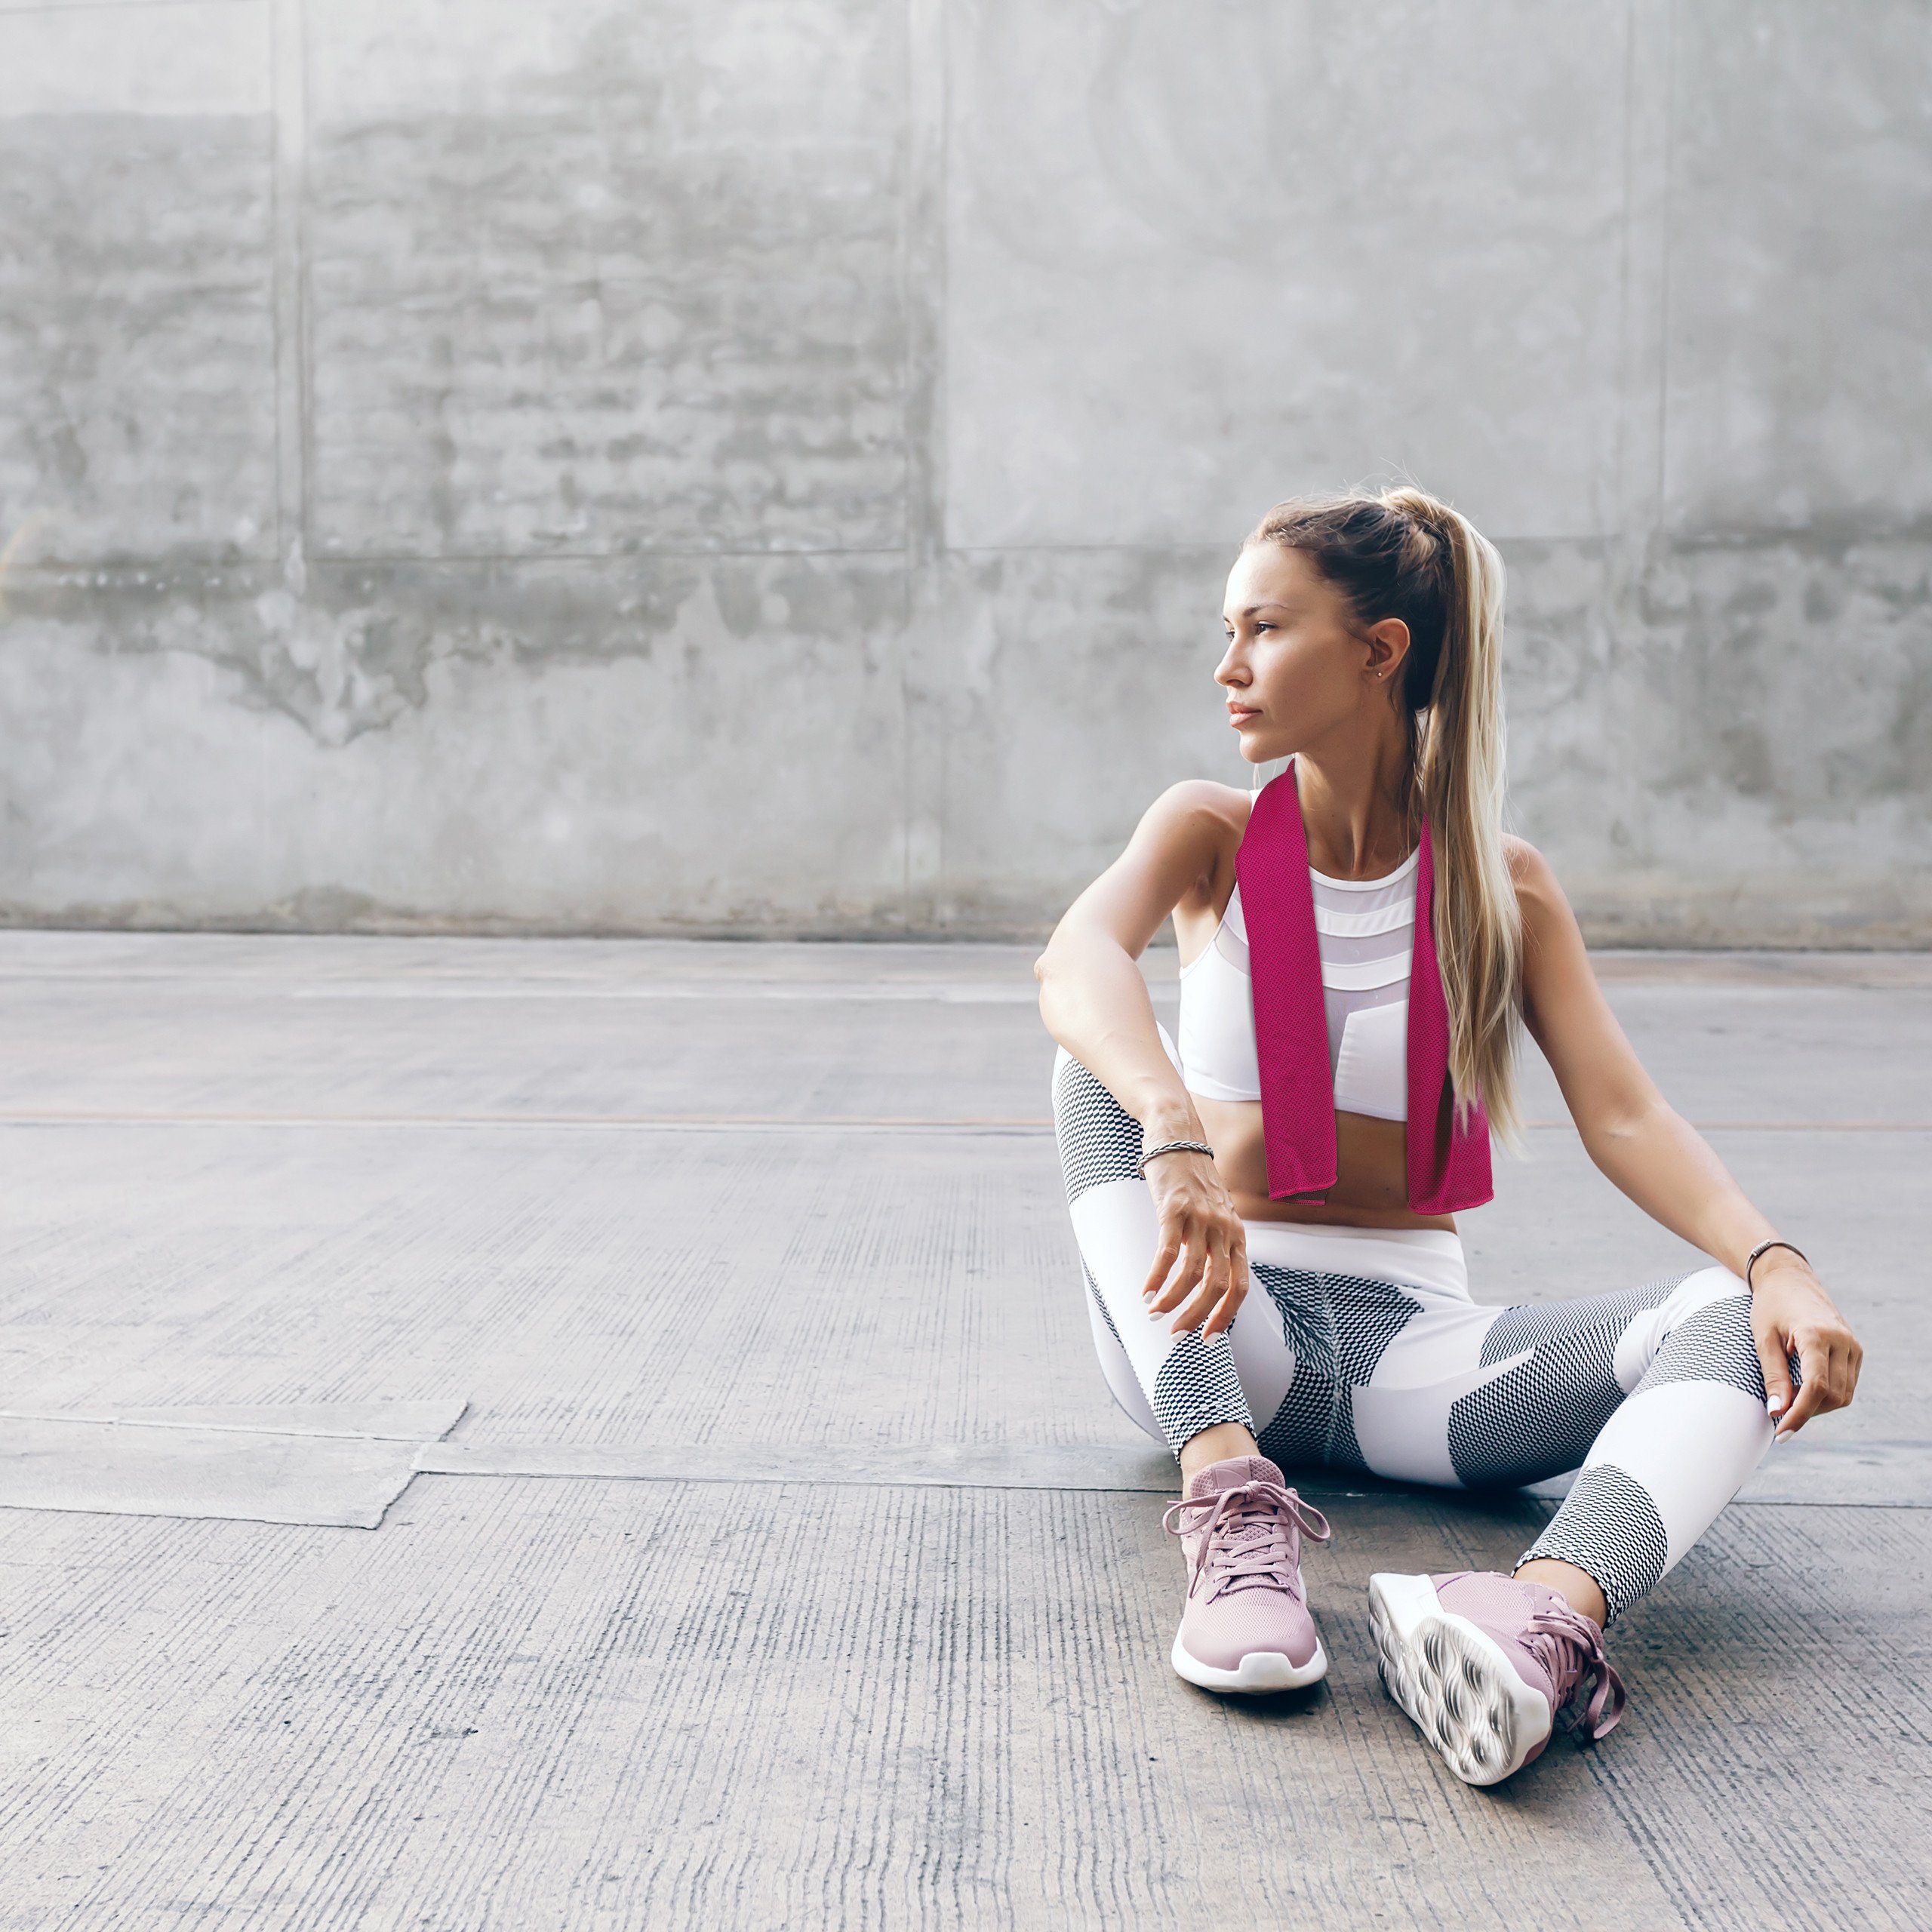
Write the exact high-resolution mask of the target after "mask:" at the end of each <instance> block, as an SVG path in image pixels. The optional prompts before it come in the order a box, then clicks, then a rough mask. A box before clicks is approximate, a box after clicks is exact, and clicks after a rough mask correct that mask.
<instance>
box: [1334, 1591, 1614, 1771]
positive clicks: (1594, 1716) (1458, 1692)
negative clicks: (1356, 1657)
mask: <svg viewBox="0 0 1932 1932" xmlns="http://www.w3.org/2000/svg"><path fill="white" fill-rule="evenodd" d="M1368 1614H1369V1624H1370V1627H1371V1629H1373V1631H1374V1633H1375V1647H1376V1653H1377V1658H1376V1663H1377V1669H1379V1670H1380V1672H1381V1674H1382V1681H1383V1685H1384V1687H1386V1689H1387V1690H1388V1693H1389V1696H1390V1697H1393V1698H1394V1699H1395V1701H1396V1703H1398V1704H1400V1705H1401V1707H1402V1708H1403V1709H1404V1710H1405V1711H1407V1712H1408V1714H1409V1715H1410V1716H1411V1717H1412V1718H1414V1720H1415V1721H1416V1722H1417V1724H1419V1725H1420V1727H1421V1728H1422V1734H1423V1736H1424V1737H1426V1738H1427V1739H1428V1740H1429V1743H1431V1744H1432V1745H1434V1746H1435V1749H1436V1750H1437V1751H1438V1752H1439V1753H1440V1754H1441V1758H1442V1761H1443V1762H1444V1764H1447V1766H1448V1767H1449V1768H1450V1769H1451V1770H1452V1771H1454V1773H1455V1774H1456V1775H1457V1777H1459V1778H1460V1779H1461V1780H1463V1783H1465V1784H1500V1783H1501V1782H1502V1781H1503V1779H1505V1778H1506V1777H1509V1776H1510V1774H1512V1772H1515V1771H1519V1770H1521V1769H1522V1767H1524V1765H1525V1764H1527V1763H1528V1762H1529V1761H1530V1760H1531V1758H1535V1757H1537V1756H1538V1755H1540V1754H1541V1752H1542V1750H1543V1746H1545V1745H1546V1744H1547V1743H1549V1736H1550V1733H1551V1731H1552V1729H1553V1728H1554V1727H1555V1722H1556V1715H1557V1713H1558V1712H1559V1711H1561V1709H1563V1708H1564V1706H1565V1705H1567V1703H1569V1702H1570V1701H1571V1697H1573V1695H1574V1694H1575V1693H1576V1691H1577V1690H1578V1689H1579V1688H1580V1686H1581V1684H1582V1682H1583V1679H1584V1678H1585V1677H1586V1676H1589V1675H1594V1676H1595V1679H1596V1688H1595V1693H1594V1694H1592V1697H1591V1698H1590V1700H1589V1707H1588V1709H1586V1712H1585V1713H1584V1715H1583V1718H1582V1719H1581V1720H1580V1721H1578V1722H1577V1723H1576V1724H1574V1725H1573V1726H1572V1730H1573V1732H1574V1734H1575V1735H1576V1737H1577V1743H1580V1744H1587V1743H1592V1742H1593V1741H1594V1740H1596V1739H1597V1738H1599V1737H1604V1736H1607V1734H1609V1732H1610V1731H1611V1730H1614V1728H1615V1727H1616V1724H1617V1719H1618V1718H1620V1717H1621V1716H1622V1715H1623V1703H1624V1696H1623V1678H1620V1677H1619V1676H1618V1675H1617V1672H1616V1671H1615V1670H1614V1669H1612V1668H1611V1663H1610V1660H1609V1659H1608V1658H1607V1657H1605V1656H1604V1648H1603V1632H1601V1630H1599V1629H1598V1628H1597V1626H1595V1624H1594V1623H1592V1622H1591V1621H1590V1620H1589V1618H1588V1617H1586V1616H1585V1615H1584V1614H1583V1612H1582V1611H1579V1610H1575V1609H1573V1608H1572V1607H1571V1605H1570V1604H1567V1603H1566V1602H1564V1600H1563V1598H1561V1597H1560V1596H1558V1595H1557V1593H1556V1592H1555V1591H1554V1590H1552V1589H1549V1588H1548V1587H1547V1586H1546V1585H1544V1584H1542V1583H1522V1582H1518V1580H1516V1579H1515V1578H1514V1577H1506V1576H1504V1575H1503V1574H1502V1573H1501V1572H1500V1571H1495V1570H1454V1571H1444V1572H1442V1573H1441V1574H1438V1575H1435V1576H1429V1577H1398V1576H1392V1575H1390V1574H1387V1573H1386V1572H1384V1573H1381V1574H1377V1575H1375V1576H1373V1577H1370V1578H1369V1580H1368ZM1612 1698H1614V1703H1610V1715H1609V1717H1608V1718H1607V1719H1605V1720H1604V1721H1603V1722H1602V1723H1601V1724H1599V1723H1598V1718H1599V1717H1601V1715H1602V1713H1603V1711H1604V1706H1605V1703H1606V1702H1607V1701H1609V1700H1611V1699H1612Z"/></svg>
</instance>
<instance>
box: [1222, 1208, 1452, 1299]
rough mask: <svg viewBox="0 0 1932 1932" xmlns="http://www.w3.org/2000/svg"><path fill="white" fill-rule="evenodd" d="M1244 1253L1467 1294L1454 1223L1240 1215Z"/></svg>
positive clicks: (1274, 1263) (1280, 1264)
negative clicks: (1374, 1223) (1383, 1223)
mask: <svg viewBox="0 0 1932 1932" xmlns="http://www.w3.org/2000/svg"><path fill="white" fill-rule="evenodd" d="M1241 1225H1242V1226H1243V1227H1244V1228H1245V1229H1247V1258H1248V1260H1250V1261H1251V1262H1255V1261H1258V1262H1260V1263H1263V1264H1264V1265H1265V1266H1269V1267H1275V1268H1306V1269H1312V1270H1315V1271H1319V1272H1327V1273H1330V1274H1335V1275H1365V1276H1366V1277H1367V1278H1368V1279H1370V1280H1371V1281H1392V1282H1395V1284H1397V1285H1398V1286H1399V1287H1405V1288H1417V1289H1420V1290H1422V1291H1423V1292H1424V1293H1426V1294H1444V1295H1449V1296H1452V1297H1454V1298H1455V1299H1456V1300H1458V1301H1467V1300H1469V1262H1468V1257H1466V1255H1465V1254H1464V1253H1463V1237H1462V1236H1461V1235H1460V1234H1459V1233H1457V1231H1456V1230H1455V1229H1454V1228H1358V1227H1350V1226H1343V1225H1337V1224H1335V1223H1321V1224H1318V1223H1315V1222H1312V1221H1244V1222H1243V1223H1241Z"/></svg>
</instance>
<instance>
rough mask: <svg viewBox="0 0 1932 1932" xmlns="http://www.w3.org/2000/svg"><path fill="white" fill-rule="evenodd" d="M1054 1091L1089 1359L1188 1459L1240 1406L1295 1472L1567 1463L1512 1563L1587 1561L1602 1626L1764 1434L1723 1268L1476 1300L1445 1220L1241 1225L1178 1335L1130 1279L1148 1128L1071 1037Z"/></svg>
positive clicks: (1466, 1473) (1145, 1259) (1143, 1239)
mask: <svg viewBox="0 0 1932 1932" xmlns="http://www.w3.org/2000/svg"><path fill="white" fill-rule="evenodd" d="M1162 1037H1163V1039H1164V1040H1165V1038H1166V1035H1165V1032H1164V1029H1163V1034H1162ZM1168 1051H1169V1052H1170V1054H1171V1053H1172V1052H1173V1051H1174V1049H1173V1047H1172V1044H1171V1042H1168ZM1053 1094H1054V1125H1055V1128H1056V1131H1057V1137H1058V1139H1059V1143H1060V1164H1061V1167H1062V1169H1063V1173H1064V1174H1065V1177H1066V1192H1067V1199H1068V1202H1069V1206H1070V1207H1071V1211H1072V1217H1073V1225H1074V1232H1075V1235H1076V1237H1077V1238H1078V1242H1079V1245H1080V1251H1081V1261H1082V1264H1083V1266H1084V1272H1085V1274H1086V1278H1087V1287H1088V1313H1089V1315H1090V1316H1091V1320H1092V1322H1093V1327H1094V1345H1095V1346H1096V1347H1097V1349H1098V1350H1099V1351H1100V1364H1101V1367H1102V1369H1103V1372H1104V1373H1105V1374H1106V1379H1107V1383H1108V1386H1109V1388H1110V1389H1112V1392H1113V1394H1114V1397H1115V1400H1116V1401H1118V1403H1119V1404H1120V1406H1121V1407H1122V1408H1123V1409H1124V1410H1125V1411H1127V1413H1128V1414H1129V1415H1131V1416H1132V1417H1133V1418H1134V1420H1135V1421H1136V1422H1137V1423H1140V1426H1141V1427H1142V1428H1143V1429H1146V1431H1147V1432H1148V1433H1149V1435H1152V1436H1154V1437H1155V1438H1157V1439H1158V1440H1160V1441H1164V1443H1165V1444H1167V1445H1168V1448H1169V1449H1170V1450H1171V1451H1172V1452H1173V1454H1174V1457H1175V1459H1176V1460H1177V1461H1178V1460H1179V1459H1180V1448H1181V1444H1183V1443H1184V1442H1185V1441H1186V1440H1187V1439H1188V1438H1189V1436H1191V1435H1194V1434H1195V1433H1196V1432H1198V1431H1199V1430H1201V1429H1206V1428H1207V1427H1209V1426H1211V1425H1212V1424H1214V1423H1223V1422H1235V1423H1243V1424H1244V1425H1245V1426H1247V1428H1249V1429H1251V1430H1252V1431H1253V1432H1254V1435H1255V1437H1256V1439H1257V1441H1259V1442H1260V1445H1261V1450H1262V1453H1263V1454H1264V1455H1266V1456H1269V1457H1272V1459H1273V1460H1274V1461H1275V1462H1276V1463H1279V1464H1280V1465H1281V1467H1282V1469H1284V1472H1286V1471H1289V1470H1291V1469H1294V1468H1295V1467H1297V1466H1300V1467H1303V1468H1309V1467H1313V1468H1322V1469H1352V1470H1361V1471H1365V1472H1369V1473H1371V1474H1374V1475H1379V1476H1385V1477H1389V1478H1393V1479H1395V1480H1396V1481H1407V1482H1425V1483H1435V1484H1444V1485H1447V1486H1449V1487H1457V1488H1468V1489H1476V1488H1482V1487H1518V1486H1520V1485H1521V1484H1524V1483H1531V1482H1538V1481H1543V1480H1545V1479H1546V1478H1549V1477H1551V1476H1555V1475H1562V1474H1564V1473H1565V1472H1567V1471H1570V1470H1572V1469H1574V1470H1576V1471H1577V1478H1576V1481H1575V1482H1574V1485H1573V1486H1572V1487H1571V1490H1570V1492H1569V1494H1568V1495H1567V1497H1564V1500H1563V1503H1562V1505H1561V1507H1560V1508H1559V1509H1558V1511H1557V1512H1556V1514H1555V1516H1554V1517H1552V1518H1551V1520H1550V1521H1549V1523H1548V1524H1546V1526H1545V1527H1544V1529H1543V1534H1541V1535H1540V1536H1539V1537H1537V1539H1536V1540H1535V1541H1534V1543H1531V1545H1530V1546H1529V1547H1528V1548H1527V1549H1525V1550H1524V1551H1523V1552H1522V1553H1521V1555H1519V1556H1518V1558H1517V1559H1516V1561H1517V1563H1518V1564H1521V1563H1523V1562H1525V1561H1527V1560H1528V1559H1529V1558H1531V1557H1537V1556H1548V1557H1558V1558H1562V1559H1563V1560H1564V1561H1567V1562H1570V1563H1574V1564H1576V1565H1577V1567H1579V1568H1580V1569H1582V1570H1585V1571H1588V1572H1589V1574H1590V1575H1591V1576H1592V1577H1595V1579H1596V1581H1597V1583H1598V1586H1600V1587H1601V1589H1602V1591H1603V1594H1604V1601H1605V1603H1606V1604H1607V1605H1608V1606H1609V1616H1610V1620H1611V1622H1614V1621H1615V1620H1616V1619H1617V1617H1620V1616H1621V1615H1622V1614H1623V1612H1624V1611H1626V1610H1627V1609H1628V1608H1629V1607H1630V1605H1631V1604H1633V1603H1635V1601H1636V1600H1637V1599H1638V1598H1639V1597H1640V1596H1641V1595H1643V1594H1644V1592H1645V1591H1646V1590H1647V1589H1650V1588H1651V1586H1652V1585H1653V1584H1654V1583H1656V1582H1657V1580H1658V1579H1659V1578H1660V1577H1662V1576H1663V1575H1664V1574H1665V1573H1666V1571H1669V1569H1670V1568H1671V1567H1672V1565H1673V1564H1675V1563H1676V1562H1677V1561H1678V1558H1681V1556H1682V1555H1683V1554H1684V1552H1685V1551H1686V1550H1687V1549H1689V1548H1690V1546H1691V1545H1692V1544H1693V1543H1694V1542H1696V1541H1697V1538H1698V1537H1700V1536H1702V1535H1703V1533H1704V1531H1706V1529H1707V1528H1708V1527H1709V1526H1710V1524H1711V1523H1712V1521H1713V1520H1714V1519H1715V1517H1716V1515H1717V1514H1718V1511H1719V1510H1721V1509H1722V1508H1723V1507H1724V1505H1725V1504H1726V1503H1728V1502H1729V1501H1730V1499H1731V1498H1732V1497H1734V1495H1736V1494H1737V1491H1738V1490H1739V1489H1740V1487H1742V1486H1743V1483H1744V1481H1745V1479H1746V1477H1748V1476H1749V1475H1750V1473H1751V1472H1752V1470H1753V1469H1755V1468H1756V1467H1757V1466H1758V1463H1759V1461H1760V1460H1761V1459H1762V1458H1763V1457H1764V1452H1765V1451H1766V1450H1767V1449H1768V1448H1769V1447H1770V1442H1771V1437H1772V1433H1773V1429H1774V1425H1773V1423H1772V1422H1771V1420H1770V1417H1769V1415H1768V1414H1767V1413H1766V1411H1765V1407H1764V1371H1763V1368H1762V1367H1761V1364H1760V1363H1759V1361H1758V1352H1757V1349H1756V1348H1755V1346H1754V1344H1753V1343H1752V1337H1751V1321H1750V1297H1749V1292H1748V1291H1747V1290H1746V1287H1745V1284H1744V1283H1743V1280H1742V1279H1741V1278H1740V1277H1739V1276H1737V1275H1734V1273H1732V1272H1731V1271H1730V1269H1727V1268H1724V1267H1721V1266H1709V1267H1704V1268H1698V1269H1692V1270H1690V1272H1687V1273H1684V1274H1678V1275H1669V1276H1667V1277H1666V1278H1663V1279H1662V1280H1660V1281H1652V1282H1651V1283H1649V1284H1647V1285H1645V1286H1644V1287H1638V1288H1629V1289H1626V1290H1624V1291H1622V1292H1620V1293H1619V1294H1607V1295H1586V1296H1581V1297H1577V1298H1575V1299H1574V1300H1567V1301H1555V1302H1548V1303H1532V1304H1529V1305H1527V1306H1519V1307H1515V1308H1497V1307H1485V1306H1478V1304H1477V1303H1475V1302H1472V1300H1470V1299H1469V1290H1468V1287H1467V1285H1466V1278H1465V1275H1464V1272H1463V1254H1462V1242H1461V1238H1460V1236H1459V1235H1457V1234H1456V1233H1455V1232H1454V1231H1453V1230H1451V1229H1370V1228H1351V1227H1334V1226H1313V1225H1311V1224H1309V1223H1287V1222H1279V1221H1250V1222H1248V1223H1246V1224H1245V1225H1246V1227H1247V1253H1248V1275H1249V1287H1248V1292H1247V1297H1246V1298H1245V1299H1244V1300H1243V1302H1242V1303H1241V1308H1240V1310H1239V1312H1238V1313H1237V1314H1236V1315H1235V1318H1234V1321H1232V1323H1231V1324H1230V1325H1229V1327H1228V1330H1227V1331H1226V1333H1225V1334H1220V1335H1216V1336H1214V1337H1210V1338H1207V1339H1203V1337H1201V1334H1200V1332H1199V1331H1198V1329H1192V1330H1189V1331H1185V1332H1183V1334H1179V1335H1173V1334H1169V1333H1168V1328H1169V1326H1170V1324H1171V1323H1172V1322H1173V1321H1174V1312H1173V1311H1169V1312H1168V1313H1166V1314H1164V1315H1149V1313H1148V1312H1147V1311H1146V1308H1145V1307H1144V1306H1143V1303H1142V1302H1141V1299H1140V1289H1141V1287H1142V1284H1143V1283H1144V1282H1145V1281H1146V1279H1147V1277H1148V1275H1149V1272H1151V1271H1152V1268H1153V1265H1154V1257H1155V1254H1157V1253H1158V1251H1159V1235H1158V1223H1157V1220H1156V1217H1155V1212H1154V1204H1153V1198H1152V1195H1151V1194H1150V1193H1149V1190H1148V1188H1147V1185H1146V1182H1145V1181H1143V1180H1141V1179H1140V1177H1139V1175H1138V1174H1137V1173H1136V1172H1135V1163H1136V1162H1137V1160H1138V1159H1139V1158H1140V1148H1141V1134H1140V1124H1139V1122H1138V1121H1135V1120H1134V1118H1133V1117H1132V1116H1131V1115H1129V1114H1128V1113H1127V1112H1125V1111H1124V1109H1122V1108H1121V1106H1120V1105H1119V1103H1118V1102H1117V1101H1116V1100H1115V1099H1114V1097H1113V1096H1112V1094H1109V1092H1108V1091H1107V1090H1106V1088H1104V1087H1103V1086H1102V1085H1101V1084H1100V1081H1098V1080H1097V1079H1096V1078H1094V1075H1093V1074H1092V1073H1091V1072H1089V1071H1088V1069H1086V1068H1085V1067H1084V1066H1082V1065H1081V1063H1080V1062H1079V1061H1078V1060H1075V1059H1074V1058H1073V1057H1072V1055H1071V1054H1069V1053H1068V1052H1067V1051H1066V1049H1065V1048H1061V1049H1060V1052H1059V1054H1058V1055H1057V1058H1056V1059H1055V1060H1054V1081H1053ZM1792 1378H1793V1386H1794V1387H1795V1386H1796V1380H1797V1363H1796V1361H1795V1358H1794V1359H1793V1361H1792Z"/></svg>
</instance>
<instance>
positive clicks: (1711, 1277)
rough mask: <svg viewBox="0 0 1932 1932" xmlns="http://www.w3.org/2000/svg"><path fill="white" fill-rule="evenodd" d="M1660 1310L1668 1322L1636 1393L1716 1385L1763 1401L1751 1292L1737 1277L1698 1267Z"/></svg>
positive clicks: (1716, 1268)
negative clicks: (1685, 1384) (1678, 1385)
mask: <svg viewBox="0 0 1932 1932" xmlns="http://www.w3.org/2000/svg"><path fill="white" fill-rule="evenodd" d="M1660 1313H1662V1314H1663V1315H1666V1318H1667V1319H1666V1327H1665V1332H1664V1334H1663V1340H1662V1343H1660V1346H1659V1347H1658V1349H1657V1353H1656V1355H1654V1358H1652V1360H1651V1363H1650V1365H1649V1366H1648V1367H1647V1368H1646V1369H1645V1370H1644V1374H1643V1376H1642V1377H1641V1380H1639V1381H1638V1384H1637V1387H1638V1389H1652V1388H1655V1387H1657V1386H1659V1385H1660V1384H1661V1383H1668V1382H1715V1383H1721V1384H1723V1385H1724V1386H1727V1387H1729V1388H1733V1389H1740V1390H1742V1391H1743V1392H1744V1393H1745V1394H1746V1395H1750V1396H1752V1397H1754V1398H1755V1399H1756V1400H1757V1401H1760V1402H1762V1401H1764V1399H1765V1390H1764V1363H1763V1361H1761V1358H1759V1356H1758V1343H1757V1338H1756V1337H1755V1335H1754V1334H1752V1328H1751V1291H1750V1290H1749V1288H1748V1287H1746V1285H1745V1282H1744V1279H1743V1276H1742V1275H1737V1274H1735V1273H1734V1272H1732V1271H1731V1270H1730V1269H1728V1268H1725V1267H1721V1266H1713V1267H1709V1268H1700V1269H1697V1270H1696V1271H1695V1272H1694V1273H1692V1274H1690V1275H1686V1276H1685V1278H1684V1280H1683V1281H1681V1282H1679V1283H1678V1286H1677V1287H1676V1289H1675V1291H1673V1293H1672V1296H1671V1297H1670V1300H1669V1301H1667V1302H1666V1303H1664V1304H1663V1309H1660ZM1793 1372H1794V1374H1795V1368H1794V1371H1793Z"/></svg>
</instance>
